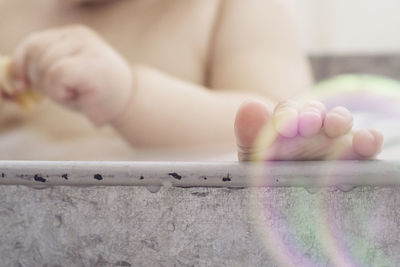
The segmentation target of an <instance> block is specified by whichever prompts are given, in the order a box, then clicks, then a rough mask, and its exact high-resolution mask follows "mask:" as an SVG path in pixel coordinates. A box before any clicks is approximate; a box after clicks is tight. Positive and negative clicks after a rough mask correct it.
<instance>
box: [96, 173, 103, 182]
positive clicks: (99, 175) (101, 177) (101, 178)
mask: <svg viewBox="0 0 400 267" xmlns="http://www.w3.org/2000/svg"><path fill="white" fill-rule="evenodd" d="M94 179H96V180H99V181H101V180H103V176H101V174H95V175H94Z"/></svg>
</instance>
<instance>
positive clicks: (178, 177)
mask: <svg viewBox="0 0 400 267" xmlns="http://www.w3.org/2000/svg"><path fill="white" fill-rule="evenodd" d="M168 175H169V176H172V177H174V178H175V179H177V180H180V179H182V176H180V175H179V174H177V173H176V172H171V173H168Z"/></svg>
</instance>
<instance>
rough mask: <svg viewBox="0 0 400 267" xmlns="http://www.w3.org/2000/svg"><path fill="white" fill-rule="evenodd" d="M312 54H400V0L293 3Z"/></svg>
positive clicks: (306, 0) (301, 0) (294, 0)
mask: <svg viewBox="0 0 400 267" xmlns="http://www.w3.org/2000/svg"><path fill="white" fill-rule="evenodd" d="M289 2H290V5H291V8H292V12H293V14H294V17H295V21H296V22H297V23H296V24H297V25H298V28H299V30H300V33H301V35H302V38H303V41H304V45H305V47H306V48H307V50H308V51H309V52H311V53H340V54H343V53H396V52H399V53H400V0H289Z"/></svg>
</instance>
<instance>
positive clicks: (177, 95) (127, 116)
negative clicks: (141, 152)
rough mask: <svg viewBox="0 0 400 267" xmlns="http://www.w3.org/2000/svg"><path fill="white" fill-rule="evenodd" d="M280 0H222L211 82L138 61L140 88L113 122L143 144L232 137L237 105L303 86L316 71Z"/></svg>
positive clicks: (266, 99) (292, 92)
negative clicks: (178, 75)
mask: <svg viewBox="0 0 400 267" xmlns="http://www.w3.org/2000/svg"><path fill="white" fill-rule="evenodd" d="M287 17H288V16H287V14H286V12H285V9H284V7H283V6H282V4H281V3H280V1H274V0H272V1H264V0H235V1H229V0H228V1H221V6H220V15H219V18H218V20H217V23H216V26H215V32H214V40H213V43H212V44H211V51H210V58H209V66H208V68H209V81H208V84H207V87H203V86H198V85H195V84H191V83H187V82H182V81H180V80H178V79H176V78H174V77H170V76H167V75H165V74H161V73H159V72H157V71H155V70H152V69H145V68H140V67H138V68H137V69H136V72H135V75H134V76H135V77H136V78H137V83H136V87H135V89H134V91H135V93H134V95H133V97H132V99H131V103H130V105H129V107H128V108H127V110H126V111H125V112H124V115H123V116H121V117H120V118H119V119H118V120H117V121H116V122H115V125H116V127H117V129H118V130H119V131H120V132H121V133H122V134H123V135H124V136H126V138H127V139H128V140H130V141H131V143H132V144H134V145H138V146H146V147H148V146H160V145H171V146H172V145H178V144H179V145H189V144H194V143H197V144H199V143H221V142H226V143H231V144H234V131H233V124H234V119H235V114H236V112H237V110H238V108H239V106H240V104H241V103H242V102H243V101H244V100H246V99H248V98H253V99H260V100H261V101H263V102H265V103H269V104H270V105H271V108H272V107H273V106H274V105H275V103H276V101H279V100H284V99H287V98H290V97H294V96H295V95H299V94H302V93H305V92H306V91H307V90H308V89H309V87H310V85H311V75H310V73H309V68H308V65H307V62H306V59H305V56H304V54H303V52H302V50H301V48H300V45H299V42H298V40H297V39H296V35H295V33H294V31H293V29H292V27H291V25H290V23H289V22H288V18H287Z"/></svg>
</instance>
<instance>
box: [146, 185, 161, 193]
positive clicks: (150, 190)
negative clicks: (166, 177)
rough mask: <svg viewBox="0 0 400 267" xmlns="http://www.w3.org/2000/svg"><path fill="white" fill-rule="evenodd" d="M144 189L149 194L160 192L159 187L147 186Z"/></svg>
mask: <svg viewBox="0 0 400 267" xmlns="http://www.w3.org/2000/svg"><path fill="white" fill-rule="evenodd" d="M146 188H147V190H149V192H150V193H157V192H158V191H160V190H161V185H148V186H146Z"/></svg>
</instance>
